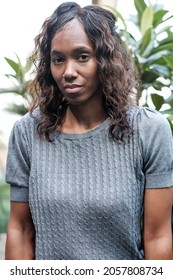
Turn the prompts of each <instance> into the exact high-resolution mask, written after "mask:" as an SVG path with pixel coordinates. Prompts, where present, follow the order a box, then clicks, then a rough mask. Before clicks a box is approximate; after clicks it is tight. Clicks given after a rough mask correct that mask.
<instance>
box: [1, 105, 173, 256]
mask: <svg viewBox="0 0 173 280" xmlns="http://www.w3.org/2000/svg"><path fill="white" fill-rule="evenodd" d="M128 114H129V120H130V123H131V124H132V126H133V128H134V133H133V136H129V137H127V139H126V141H125V143H124V144H119V143H117V142H115V141H113V140H112V139H111V138H110V137H109V135H108V127H109V123H110V120H109V119H107V120H106V121H104V122H103V123H102V124H101V125H100V126H98V127H96V128H95V129H93V130H91V131H89V132H86V133H84V134H66V133H59V132H58V131H56V132H54V133H52V136H53V137H54V142H53V143H49V142H47V141H46V140H43V139H41V138H40V137H39V136H38V134H37V132H36V126H37V121H36V119H34V118H32V117H30V115H29V114H26V115H25V116H24V117H22V118H21V119H20V120H19V121H18V122H17V123H16V124H15V125H14V128H13V130H12V133H11V137H10V141H9V153H8V160H7V172H6V181H7V182H8V183H9V184H10V185H11V200H13V201H23V202H25V201H29V204H30V209H31V213H32V218H33V222H34V225H35V229H36V259H64V260H65V259H81V260H82V259H83V260H85V259H97V260H99V259H105V260H106V259H119V260H120V259H127V260H128V259H131V260H132V259H143V258H144V256H143V246H142V240H141V217H142V214H143V193H144V188H163V187H170V186H171V185H173V172H172V168H173V145H172V135H171V131H170V126H169V124H168V122H167V120H166V119H165V118H164V117H163V116H162V115H161V114H160V113H158V112H156V111H153V110H151V109H148V108H140V107H137V106H129V113H128ZM35 115H39V111H38V110H36V112H35Z"/></svg>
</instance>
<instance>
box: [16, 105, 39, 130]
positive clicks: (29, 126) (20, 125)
mask: <svg viewBox="0 0 173 280" xmlns="http://www.w3.org/2000/svg"><path fill="white" fill-rule="evenodd" d="M40 116H41V113H40V110H39V109H35V110H34V111H33V112H32V113H30V112H28V113H26V114H25V115H23V116H22V117H21V118H19V119H18V120H17V121H16V122H15V124H14V126H13V130H16V129H17V130H19V131H20V132H24V133H27V132H32V131H33V130H35V128H36V127H37V125H38V123H39V118H40Z"/></svg>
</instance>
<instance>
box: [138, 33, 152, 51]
mask: <svg viewBox="0 0 173 280" xmlns="http://www.w3.org/2000/svg"><path fill="white" fill-rule="evenodd" d="M151 38H152V28H149V29H148V30H146V32H145V34H144V36H143V38H142V41H141V44H140V46H139V48H140V54H141V55H143V53H144V51H145V50H146V48H147V47H148V45H149V44H150V42H151Z"/></svg>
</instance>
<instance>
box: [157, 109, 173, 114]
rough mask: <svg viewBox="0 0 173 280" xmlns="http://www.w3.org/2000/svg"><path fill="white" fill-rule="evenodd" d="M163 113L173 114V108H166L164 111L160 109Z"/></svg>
mask: <svg viewBox="0 0 173 280" xmlns="http://www.w3.org/2000/svg"><path fill="white" fill-rule="evenodd" d="M160 112H161V113H162V114H170V115H172V114H173V108H170V109H167V110H164V111H160Z"/></svg>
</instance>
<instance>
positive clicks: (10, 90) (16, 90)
mask: <svg viewBox="0 0 173 280" xmlns="http://www.w3.org/2000/svg"><path fill="white" fill-rule="evenodd" d="M0 93H16V94H20V95H21V92H20V90H19V88H18V87H11V88H0Z"/></svg>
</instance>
